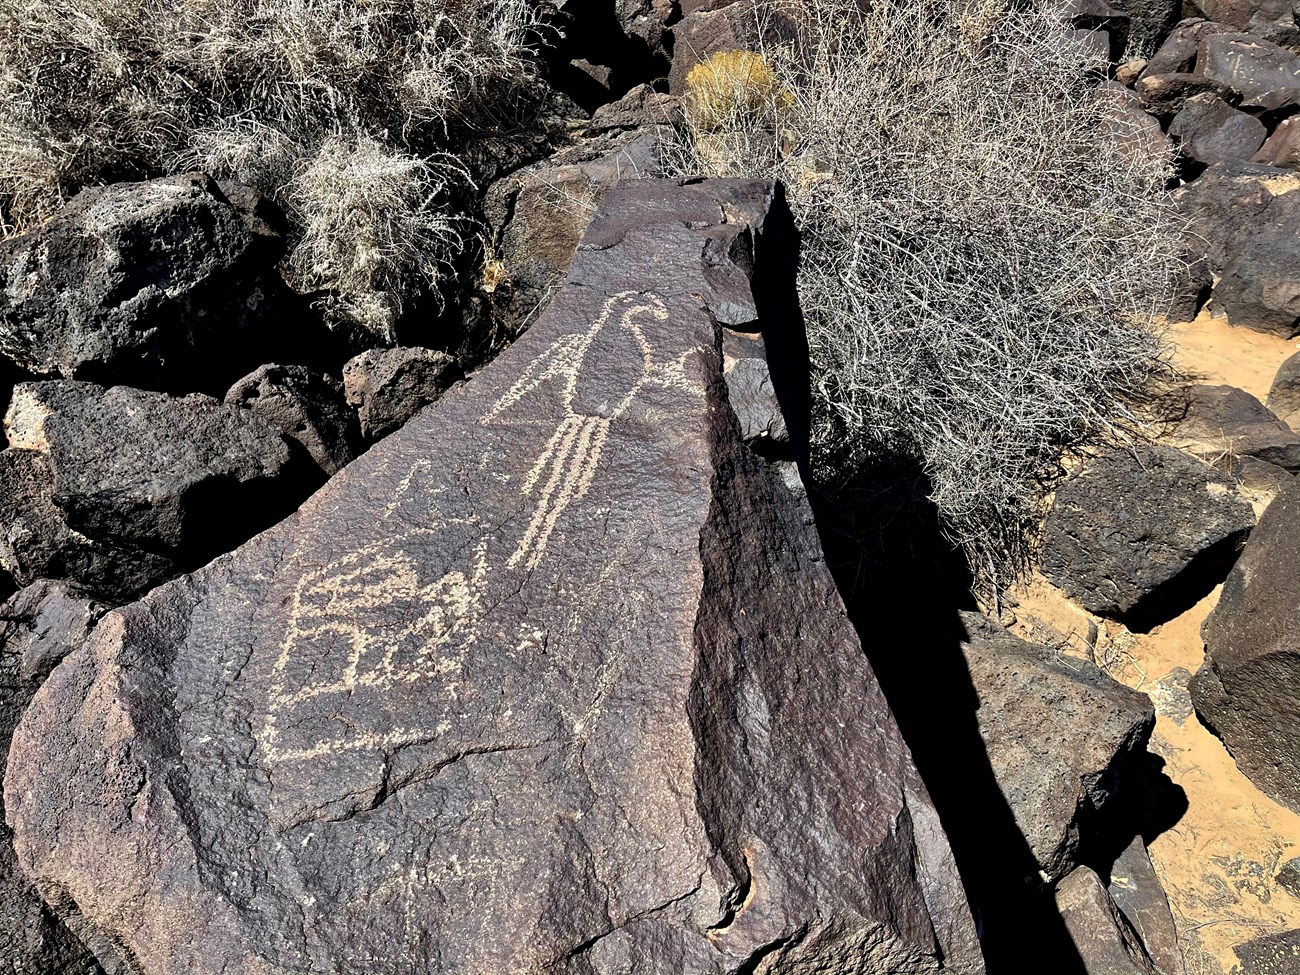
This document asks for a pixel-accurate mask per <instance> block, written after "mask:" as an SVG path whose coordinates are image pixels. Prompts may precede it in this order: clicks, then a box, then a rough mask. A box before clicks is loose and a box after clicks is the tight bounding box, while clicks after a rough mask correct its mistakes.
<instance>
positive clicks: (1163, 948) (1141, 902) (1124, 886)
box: [1106, 836, 1187, 975]
mask: <svg viewBox="0 0 1300 975" xmlns="http://www.w3.org/2000/svg"><path fill="white" fill-rule="evenodd" d="M1106 891H1107V893H1109V894H1110V898H1111V900H1112V901H1114V903H1115V906H1116V907H1117V908H1119V912H1120V913H1121V914H1123V915H1124V919H1125V920H1126V921H1128V922H1129V924H1130V925H1131V926H1132V929H1133V931H1134V933H1135V934H1137V936H1138V938H1139V939H1141V942H1142V947H1143V948H1145V949H1146V953H1147V955H1148V957H1150V959H1151V961H1152V963H1153V964H1154V965H1155V967H1156V970H1157V971H1158V972H1159V973H1160V975H1186V972H1187V965H1186V962H1185V961H1184V959H1183V950H1182V947H1181V946H1180V945H1179V942H1178V929H1177V928H1176V927H1175V925H1174V915H1173V912H1172V911H1171V910H1170V909H1169V897H1168V895H1167V894H1166V893H1165V889H1164V887H1163V886H1161V884H1160V878H1159V877H1158V876H1157V875H1156V869H1155V866H1154V865H1153V864H1152V863H1151V857H1150V855H1148V853H1147V847H1146V844H1145V843H1144V842H1143V841H1142V837H1141V836H1135V837H1134V838H1133V842H1132V843H1130V844H1129V845H1128V846H1127V847H1126V848H1125V850H1124V852H1123V853H1121V854H1120V855H1119V858H1118V859H1117V860H1116V861H1115V863H1114V865H1113V866H1112V867H1111V868H1110V883H1109V884H1108V885H1107V886H1106Z"/></svg>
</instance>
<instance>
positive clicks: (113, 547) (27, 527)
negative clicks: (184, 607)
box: [0, 448, 176, 603]
mask: <svg viewBox="0 0 1300 975" xmlns="http://www.w3.org/2000/svg"><path fill="white" fill-rule="evenodd" d="M0 528H2V530H3V535H0V567H3V568H4V570H5V571H6V572H8V573H9V574H10V575H12V576H13V578H14V579H15V580H16V581H17V582H18V584H19V585H23V586H27V585H31V584H33V583H35V582H37V581H38V580H40V579H64V580H67V581H68V583H69V584H70V586H71V587H72V588H73V589H74V590H75V591H77V592H78V593H83V594H90V595H93V596H95V597H97V598H100V599H102V600H104V601H105V602H109V603H120V602H125V601H126V600H128V599H130V598H131V597H133V596H135V595H136V594H138V593H140V592H142V591H144V590H145V589H148V588H149V587H150V586H152V585H154V584H155V583H158V582H161V581H162V580H163V579H166V578H167V577H168V576H170V575H174V574H175V572H176V566H175V563H174V562H173V561H172V560H171V559H170V558H168V557H166V556H164V555H160V554H157V553H155V552H149V551H145V550H143V549H141V548H139V547H138V546H132V545H126V544H120V543H115V542H111V541H106V540H104V539H91V538H88V537H86V536H85V535H83V534H81V533H80V532H77V531H74V530H73V529H71V528H70V527H69V526H68V522H67V516H66V514H65V513H64V512H63V511H62V510H61V509H60V508H59V507H58V506H57V505H56V504H55V503H54V475H53V473H52V472H51V470H50V465H49V460H48V458H47V457H46V456H45V455H44V454H42V453H40V452H38V451H35V450H14V449H12V448H11V449H9V450H4V451H0Z"/></svg>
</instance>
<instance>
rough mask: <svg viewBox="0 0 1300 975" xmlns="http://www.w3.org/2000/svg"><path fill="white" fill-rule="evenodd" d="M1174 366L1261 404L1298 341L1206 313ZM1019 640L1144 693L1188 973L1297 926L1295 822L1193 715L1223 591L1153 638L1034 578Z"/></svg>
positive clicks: (1161, 854)
mask: <svg viewBox="0 0 1300 975" xmlns="http://www.w3.org/2000/svg"><path fill="white" fill-rule="evenodd" d="M1171 333H1172V338H1173V340H1174V342H1175V343H1176V344H1177V349H1178V354H1177V360H1178V363H1179V365H1180V366H1181V367H1182V368H1183V369H1184V370H1186V371H1187V372H1188V373H1189V374H1191V375H1192V377H1193V378H1194V379H1196V381H1199V382H1209V383H1226V384H1228V385H1233V386H1237V387H1239V388H1241V389H1244V390H1246V391H1247V392H1249V393H1251V394H1253V395H1255V396H1256V397H1258V398H1259V399H1260V400H1263V399H1265V397H1266V396H1267V395H1268V389H1269V386H1270V385H1271V384H1272V381H1273V376H1274V374H1275V373H1276V372H1277V368H1278V366H1280V365H1281V364H1282V362H1283V360H1285V359H1286V358H1288V357H1289V356H1290V355H1292V354H1293V353H1294V352H1296V351H1298V350H1300V342H1296V341H1294V340H1292V341H1288V340H1285V339H1280V338H1277V337H1274V336H1271V335H1264V334H1260V333H1257V332H1251V331H1249V330H1247V329H1241V328H1234V327H1232V326H1231V325H1229V324H1228V323H1227V322H1226V321H1225V320H1223V319H1215V318H1212V317H1211V316H1210V315H1208V314H1202V315H1201V316H1200V317H1199V318H1198V319H1197V320H1196V321H1195V322H1191V323H1187V324H1182V325H1176V326H1172V327H1171ZM1011 595H1012V597H1013V599H1014V600H1015V601H1016V603H1017V605H1016V606H1015V607H1014V614H1015V616H1016V623H1015V624H1014V626H1013V627H1012V628H1013V629H1014V630H1015V631H1016V632H1017V633H1019V634H1020V635H1021V636H1023V637H1025V638H1027V639H1031V640H1035V641H1038V642H1049V643H1055V644H1057V645H1062V647H1063V649H1064V650H1065V651H1066V652H1069V653H1076V654H1079V655H1081V656H1086V657H1089V658H1091V659H1094V660H1095V661H1096V663H1098V664H1099V665H1100V666H1102V667H1103V669H1105V670H1106V671H1107V672H1108V673H1109V674H1110V675H1111V676H1112V677H1114V678H1115V679H1116V680H1119V681H1122V682H1123V683H1125V684H1127V685H1129V686H1130V687H1133V688H1136V689H1137V690H1140V691H1142V692H1144V693H1146V694H1148V695H1150V697H1151V699H1152V701H1153V703H1154V704H1155V708H1156V716H1157V717H1156V730H1155V733H1154V734H1153V735H1152V740H1151V750H1152V751H1153V752H1155V753H1156V754H1158V755H1160V756H1161V757H1162V758H1163V759H1164V760H1165V763H1166V765H1165V773H1166V774H1167V775H1168V776H1169V777H1170V778H1171V779H1172V780H1173V781H1174V782H1175V783H1176V784H1177V785H1179V786H1180V787H1181V788H1182V789H1183V790H1184V792H1185V793H1186V795H1187V803H1188V808H1187V812H1186V813H1185V814H1184V815H1183V817H1182V819H1181V820H1180V821H1179V822H1178V823H1177V824H1176V825H1175V826H1174V827H1173V828H1172V829H1170V830H1168V831H1167V832H1165V833H1163V834H1161V835H1160V836H1158V837H1156V838H1155V840H1154V841H1153V842H1152V843H1151V846H1150V852H1151V859H1152V861H1153V862H1154V863H1155V866H1156V869H1157V871H1158V872H1159V873H1160V876H1161V880H1162V882H1163V883H1164V886H1165V890H1166V892H1167V894H1168V895H1169V902H1170V906H1171V907H1172V909H1173V912H1174V919H1175V922H1176V924H1177V926H1178V931H1179V935H1180V937H1181V940H1182V942H1183V950H1184V954H1185V956H1186V961H1187V972H1188V975H1231V973H1232V972H1233V971H1234V970H1238V962H1237V957H1236V955H1235V954H1233V951H1232V948H1233V946H1234V945H1239V944H1241V943H1242V942H1244V941H1249V940H1250V939H1251V938H1254V937H1257V936H1259V935H1263V934H1273V933H1277V932H1281V931H1287V930H1291V929H1294V928H1300V897H1297V896H1295V895H1293V894H1291V893H1290V892H1289V891H1287V890H1286V889H1285V888H1283V887H1281V886H1280V885H1279V884H1277V882H1276V881H1275V879H1274V877H1275V875H1276V873H1277V870H1278V867H1279V866H1280V865H1281V864H1282V863H1284V862H1285V861H1287V860H1289V859H1291V858H1292V857H1296V856H1300V815H1296V814H1295V813H1293V812H1291V811H1290V810H1288V809H1285V808H1283V807H1282V806H1279V805H1278V804H1277V803H1275V802H1273V801H1272V800H1271V799H1269V798H1268V797H1267V796H1265V795H1264V794H1263V793H1262V792H1260V791H1259V790H1258V789H1256V788H1255V787H1254V786H1253V785H1252V784H1251V783H1250V781H1249V780H1248V779H1246V777H1245V776H1243V775H1242V774H1241V773H1240V772H1239V771H1238V770H1237V767H1236V765H1235V764H1234V763H1233V761H1232V758H1231V756H1229V755H1228V753H1227V751H1226V750H1225V749H1224V747H1223V745H1222V744H1221V743H1220V742H1219V740H1218V739H1217V738H1215V737H1214V736H1213V735H1211V734H1210V733H1209V732H1208V731H1206V730H1205V728H1204V727H1202V725H1201V723H1200V722H1199V721H1198V720H1197V718H1196V714H1195V713H1194V712H1193V710H1192V705H1191V698H1190V697H1189V695H1188V692H1187V681H1188V679H1189V678H1190V676H1191V675H1192V674H1193V673H1195V671H1196V670H1197V668H1199V667H1200V666H1201V663H1202V662H1203V660H1204V658H1205V650H1204V644H1203V643H1202V641H1201V635H1200V630H1201V624H1202V623H1203V622H1204V621H1205V618H1206V617H1207V616H1208V615H1209V613H1210V611H1211V610H1213V608H1214V605H1215V603H1216V602H1217V601H1218V598H1219V590H1218V589H1216V590H1215V591H1214V592H1213V593H1211V594H1210V595H1209V596H1207V597H1206V598H1205V599H1203V600H1202V601H1201V602H1200V603H1199V604H1197V605H1196V606H1195V607H1193V608H1192V609H1191V610H1189V611H1188V612H1186V613H1184V614H1183V615H1182V616H1180V617H1179V618H1177V619H1175V620H1172V621H1170V622H1168V623H1166V624H1165V625H1164V626H1161V627H1158V628H1157V629H1155V630H1153V631H1152V632H1151V633H1147V634H1134V633H1130V632H1129V631H1128V630H1127V629H1125V628H1124V627H1123V626H1120V625H1119V624H1116V623H1111V622H1107V621H1104V620H1100V619H1097V618H1096V617H1093V616H1091V615H1089V614H1088V613H1087V612H1086V611H1084V610H1083V609H1082V608H1080V607H1079V606H1077V605H1075V604H1073V603H1072V602H1071V601H1070V600H1069V599H1067V598H1066V597H1065V595H1064V594H1063V593H1061V592H1060V591H1059V590H1057V589H1056V588H1054V587H1053V586H1052V585H1051V584H1050V583H1049V582H1047V581H1046V580H1045V579H1043V578H1042V577H1041V576H1035V577H1033V578H1031V579H1029V580H1028V581H1027V582H1026V583H1025V585H1023V586H1022V587H1020V588H1019V589H1018V590H1016V591H1014V592H1013V593H1012V594H1011Z"/></svg>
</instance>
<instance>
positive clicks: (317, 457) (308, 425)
mask: <svg viewBox="0 0 1300 975" xmlns="http://www.w3.org/2000/svg"><path fill="white" fill-rule="evenodd" d="M225 401H226V403H227V404H229V405H230V406H238V407H241V408H242V409H246V410H250V411H251V412H252V413H253V415H254V416H256V417H257V418H258V419H260V420H262V421H263V422H265V423H266V424H267V425H268V426H270V427H272V428H273V429H275V430H278V431H279V432H280V433H281V434H282V435H284V436H285V437H288V438H289V439H290V440H293V441H295V442H297V443H299V444H301V445H302V447H303V449H304V450H306V451H307V453H308V454H310V455H311V459H312V460H313V461H315V462H316V464H317V465H318V466H319V467H320V469H321V470H322V471H324V472H325V473H326V474H327V475H328V474H337V473H338V472H339V471H340V470H342V468H343V467H344V466H345V465H346V464H347V463H348V462H349V461H351V460H352V458H354V457H355V456H356V455H357V450H358V447H359V444H358V438H359V431H358V429H357V417H356V414H355V413H353V412H352V410H350V409H349V408H348V404H347V400H346V398H345V397H344V393H343V384H342V383H340V382H338V381H337V380H335V379H333V378H331V377H329V376H326V375H324V374H322V373H318V372H315V371H313V370H311V369H308V368H307V367H306V366H279V365H266V366H259V367H258V368H257V369H256V370H255V371H253V372H251V373H249V374H248V375H247V376H245V377H244V378H243V379H241V380H239V382H237V383H235V385H233V386H231V387H230V391H229V392H228V393H226V400H225Z"/></svg>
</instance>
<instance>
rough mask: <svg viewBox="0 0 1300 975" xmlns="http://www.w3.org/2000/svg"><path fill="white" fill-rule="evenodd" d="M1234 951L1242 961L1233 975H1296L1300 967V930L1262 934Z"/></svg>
mask: <svg viewBox="0 0 1300 975" xmlns="http://www.w3.org/2000/svg"><path fill="white" fill-rule="evenodd" d="M1232 951H1233V954H1235V955H1236V956H1237V958H1238V959H1239V960H1240V961H1241V967H1240V968H1237V969H1234V970H1233V975H1295V973H1296V971H1297V970H1298V969H1300V930H1295V931H1284V932H1282V933H1281V934H1266V935H1262V936H1261V937H1258V938H1253V939H1251V940H1250V941H1247V942H1246V943H1245V944H1242V945H1237V946H1235V947H1234V948H1233V949H1232Z"/></svg>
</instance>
